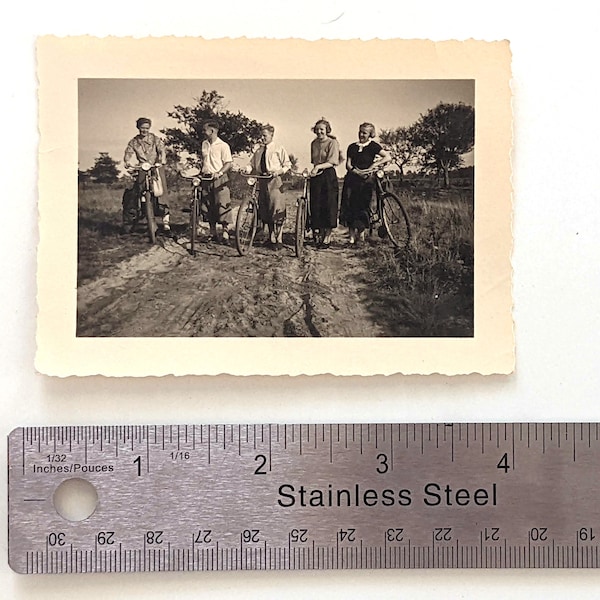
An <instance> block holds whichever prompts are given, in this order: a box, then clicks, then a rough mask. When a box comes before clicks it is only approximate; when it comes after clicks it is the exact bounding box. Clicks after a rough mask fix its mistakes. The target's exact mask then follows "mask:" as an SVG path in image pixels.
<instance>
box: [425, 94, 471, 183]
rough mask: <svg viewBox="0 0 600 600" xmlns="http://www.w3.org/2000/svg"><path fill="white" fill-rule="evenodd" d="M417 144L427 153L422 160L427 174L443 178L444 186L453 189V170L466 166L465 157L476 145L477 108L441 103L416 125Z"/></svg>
mask: <svg viewBox="0 0 600 600" xmlns="http://www.w3.org/2000/svg"><path fill="white" fill-rule="evenodd" d="M413 141H414V143H415V144H417V145H418V146H420V147H421V148H422V150H423V152H422V154H421V156H420V160H421V164H422V165H423V167H424V168H425V170H427V171H436V172H437V173H438V174H441V175H443V177H444V186H445V187H449V186H450V170H451V169H454V168H456V167H460V166H462V164H463V160H462V155H463V154H466V153H467V152H470V151H471V150H472V149H473V146H474V145H475V111H474V109H473V107H472V106H469V105H467V104H463V103H462V102H460V103H458V104H446V103H443V102H440V103H439V104H438V105H437V106H436V107H435V108H433V109H430V110H429V111H427V113H426V114H425V115H421V117H420V118H419V120H418V121H417V122H416V123H415V125H414V132H413Z"/></svg>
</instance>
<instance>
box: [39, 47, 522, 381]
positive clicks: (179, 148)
mask: <svg viewBox="0 0 600 600" xmlns="http://www.w3.org/2000/svg"><path fill="white" fill-rule="evenodd" d="M124 51H128V52H129V53H130V55H131V57H132V60H131V61H129V62H128V64H127V65H124V64H123V63H122V62H118V61H117V62H114V61H113V62H111V57H113V58H114V57H116V56H118V55H119V54H120V53H122V52H124ZM323 52H330V53H333V54H334V55H336V56H339V57H340V60H339V61H338V62H337V63H336V65H327V66H319V67H318V68H317V67H316V66H315V63H314V61H313V60H312V58H314V57H317V56H319V55H320V54H322V53H323ZM144 53H146V54H144ZM144 55H145V56H147V57H148V58H152V59H155V60H146V59H144V58H143V57H144ZM399 56H405V57H409V56H410V57H411V61H408V62H407V61H402V60H398V57H399ZM66 57H68V58H69V60H68V61H66V62H67V63H68V66H67V67H65V68H62V70H60V69H57V67H56V64H58V63H57V62H56V61H57V60H59V62H60V59H61V58H66ZM200 57H201V60H200ZM232 57H235V60H232ZM259 57H260V59H261V61H260V68H259V67H258V66H257V64H258V63H257V62H256V60H257V58H259ZM276 57H279V59H280V60H279V61H278V60H276ZM342 57H346V59H347V60H345V61H342V60H341V59H342ZM353 57H360V58H361V61H358V62H355V61H352V60H349V59H351V58H353ZM394 57H395V59H394ZM38 59H39V76H40V132H41V139H40V246H39V254H38V261H39V264H38V287H39V295H38V298H39V306H40V312H39V315H38V356H37V365H38V368H39V369H40V370H42V372H48V373H51V374H64V375H66V374H95V373H102V374H108V375H165V374H215V373H222V372H225V373H232V374H302V373H304V374H316V373H337V374H376V373H387V374H389V373H433V372H440V373H448V374H456V373H470V372H480V373H502V372H510V371H511V370H512V365H513V356H514V351H513V346H514V344H513V335H512V318H511V294H510V281H511V271H510V250H511V247H512V239H511V232H510V216H511V190H510V149H511V116H510V88H509V81H510V52H509V49H508V44H507V43H502V42H498V43H486V42H474V41H470V42H444V43H437V44H435V45H434V44H433V43H432V42H427V41H421V42H418V41H417V42H406V41H399V40H390V41H374V42H359V41H351V42H350V41H349V42H342V41H320V42H305V41H302V40H286V41H278V40H216V41H205V40H200V39H191V38H187V39H183V40H181V39H179V40H175V39H171V38H163V39H153V40H143V39H142V40H133V39H119V38H108V39H104V40H100V39H94V38H63V39H58V38H42V39H41V40H40V42H39V45H38ZM282 61H283V62H282ZM61 64H63V65H64V64H65V61H64V60H63V61H62V62H61ZM286 64H287V65H288V67H289V65H291V64H293V65H296V67H295V68H294V69H290V68H286V67H285V65H286ZM150 65H151V66H150ZM291 74H293V77H291V76H290V75H291ZM57 121H58V122H57ZM57 143H58V146H56V144H57ZM53 144H54V145H53ZM50 147H52V148H53V150H52V152H45V151H44V149H45V148H50ZM61 218H62V225H63V234H64V235H61V237H60V238H59V239H56V237H55V236H52V235H50V236H49V235H48V234H49V232H51V231H53V229H52V226H53V225H52V224H53V223H57V222H58V221H59V220H60V219H61ZM75 223H76V225H75ZM71 224H73V225H74V226H73V227H72V228H71V227H70V225H71ZM65 228H66V229H67V231H64V229H65ZM54 231H55V230H54ZM50 298H51V299H52V300H50ZM59 299H62V300H63V302H62V303H60V302H59ZM166 348H168V351H165V349H166ZM146 356H147V358H144V357H146ZM198 356H202V363H201V364H200V363H199V362H198V361H197V360H196V358H197V357H198Z"/></svg>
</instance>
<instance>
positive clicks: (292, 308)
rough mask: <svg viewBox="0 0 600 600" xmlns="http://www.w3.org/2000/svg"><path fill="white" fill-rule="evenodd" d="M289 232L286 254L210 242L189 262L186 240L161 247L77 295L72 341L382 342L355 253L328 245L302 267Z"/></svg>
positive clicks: (361, 265)
mask: <svg viewBox="0 0 600 600" xmlns="http://www.w3.org/2000/svg"><path fill="white" fill-rule="evenodd" d="M286 233H287V235H286V239H285V240H284V241H285V242H286V245H285V246H284V249H283V250H281V251H279V252H274V251H273V250H271V249H267V248H264V247H262V246H260V245H257V246H256V247H255V248H253V249H252V251H251V252H250V253H249V254H248V255H246V256H244V257H239V256H238V255H237V251H236V250H235V248H233V247H232V246H224V245H221V244H216V243H212V242H211V243H200V245H199V246H200V247H199V251H198V253H197V255H196V256H195V257H192V256H190V254H189V252H188V251H187V240H185V239H181V240H179V241H178V242H175V241H173V240H170V239H166V240H162V244H161V245H156V246H154V247H152V248H150V249H149V250H148V251H147V252H144V253H142V254H140V255H137V256H135V257H133V258H132V259H129V260H127V261H124V262H122V263H120V264H118V265H116V266H114V267H113V268H111V269H109V270H108V271H106V272H105V273H104V274H103V275H102V276H101V277H100V278H98V279H96V280H94V281H91V282H89V283H87V284H85V285H83V286H82V287H80V288H79V289H78V296H77V305H78V323H77V335H78V336H125V337H146V336H152V337H195V336H210V337H215V336H218V337H223V336H234V337H281V336H285V337H357V336H358V337H372V336H381V335H385V333H384V332H383V331H382V328H381V327H380V326H379V325H378V324H377V323H375V322H373V318H372V316H371V314H370V312H369V310H368V307H367V306H366V304H365V298H366V295H365V293H364V292H365V290H366V288H367V286H368V285H369V277H368V274H367V273H365V268H364V263H363V261H362V260H361V259H360V256H359V255H358V254H357V253H356V251H354V250H351V249H347V248H344V247H343V243H344V242H343V241H342V240H340V239H339V237H334V241H333V244H332V247H331V248H330V249H329V250H315V249H314V248H312V247H310V246H309V247H307V248H306V252H305V254H304V256H303V257H302V259H300V260H299V259H297V258H296V257H295V256H294V253H293V248H292V246H291V240H290V235H289V232H286ZM336 233H337V232H336ZM338 235H339V234H338ZM259 242H260V240H259Z"/></svg>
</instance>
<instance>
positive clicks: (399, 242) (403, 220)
mask: <svg viewBox="0 0 600 600" xmlns="http://www.w3.org/2000/svg"><path fill="white" fill-rule="evenodd" d="M392 162H396V161H395V160H394V159H392ZM388 164H389V163H388ZM385 167H386V165H375V166H374V168H373V169H372V170H371V171H370V173H369V176H370V177H373V178H374V180H375V195H376V198H377V221H376V222H375V223H380V225H379V227H378V232H377V233H378V235H379V237H382V238H383V237H386V236H387V237H389V239H390V241H391V242H392V244H393V245H394V246H396V248H406V247H408V245H409V244H410V239H411V228H410V222H409V220H408V215H407V212H406V209H405V208H404V206H403V205H402V202H401V200H400V198H399V197H398V196H397V195H396V194H395V193H394V192H393V191H392V190H391V189H384V184H389V182H390V181H389V177H388V175H387V173H386V172H385V170H384V169H385ZM372 228H373V223H372V224H371V228H370V229H371V232H372Z"/></svg>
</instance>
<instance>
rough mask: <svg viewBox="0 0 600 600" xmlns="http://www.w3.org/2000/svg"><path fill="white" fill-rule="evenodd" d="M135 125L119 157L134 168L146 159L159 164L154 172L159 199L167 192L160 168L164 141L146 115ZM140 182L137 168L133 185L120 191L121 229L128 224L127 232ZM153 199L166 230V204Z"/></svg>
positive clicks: (134, 213) (132, 221) (164, 157)
mask: <svg viewBox="0 0 600 600" xmlns="http://www.w3.org/2000/svg"><path fill="white" fill-rule="evenodd" d="M135 126H136V127H137V129H138V132H139V133H138V135H136V136H135V137H134V138H132V139H131V140H129V143H128V144H127V148H125V156H124V158H123V162H124V164H125V168H127V169H131V168H135V167H137V166H138V165H141V164H142V163H144V162H148V163H150V164H151V165H160V166H159V167H157V171H158V175H159V177H160V180H161V183H162V188H163V195H162V196H161V198H164V197H165V196H166V193H167V180H166V178H165V172H164V168H163V165H164V164H166V162H167V154H166V150H165V143H164V141H163V140H162V139H161V138H159V137H158V136H157V135H154V134H153V133H151V132H150V127H152V121H151V120H150V119H148V118H147V117H140V118H139V119H138V120H137V121H136V123H135ZM143 182H144V173H143V172H142V171H141V170H140V171H139V173H138V178H137V180H136V181H135V182H134V184H133V188H131V189H128V190H125V193H124V194H123V226H124V227H125V228H127V227H129V230H130V231H132V230H133V227H134V225H135V220H136V218H137V199H138V197H139V195H140V193H141V185H142V184H143ZM154 200H155V204H154V212H155V214H157V215H160V216H162V224H163V229H164V231H170V230H171V227H170V223H169V220H170V218H169V207H168V205H167V204H162V203H160V202H159V201H158V198H155V199H154Z"/></svg>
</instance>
